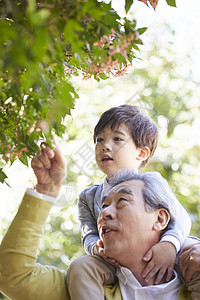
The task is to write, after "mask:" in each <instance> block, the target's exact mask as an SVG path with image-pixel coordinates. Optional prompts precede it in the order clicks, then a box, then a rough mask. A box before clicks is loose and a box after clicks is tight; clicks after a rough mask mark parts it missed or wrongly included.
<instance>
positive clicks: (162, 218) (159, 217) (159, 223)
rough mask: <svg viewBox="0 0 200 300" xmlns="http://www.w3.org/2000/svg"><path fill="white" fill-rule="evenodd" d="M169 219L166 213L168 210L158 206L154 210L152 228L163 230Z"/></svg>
mask: <svg viewBox="0 0 200 300" xmlns="http://www.w3.org/2000/svg"><path fill="white" fill-rule="evenodd" d="M169 220H170V215H169V213H168V211H167V210H166V209H164V208H160V209H158V210H157V211H156V219H155V222H154V226H153V228H154V230H156V231H162V230H164V229H165V228H166V227H167V225H168V223H169Z"/></svg>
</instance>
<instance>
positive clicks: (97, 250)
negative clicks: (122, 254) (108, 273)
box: [93, 240, 119, 267]
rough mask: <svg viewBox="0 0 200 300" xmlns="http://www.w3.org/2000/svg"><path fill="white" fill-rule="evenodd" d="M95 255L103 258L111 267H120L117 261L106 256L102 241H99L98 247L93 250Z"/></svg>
mask: <svg viewBox="0 0 200 300" xmlns="http://www.w3.org/2000/svg"><path fill="white" fill-rule="evenodd" d="M93 253H94V254H95V255H99V256H101V257H102V258H103V259H104V260H105V261H107V262H108V263H109V264H110V265H112V266H114V267H118V266H119V263H118V261H116V260H115V259H114V258H111V257H109V256H107V255H105V253H104V247H103V242H102V240H98V241H97V242H96V245H95V246H94V249H93Z"/></svg>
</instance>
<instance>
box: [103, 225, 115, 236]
mask: <svg viewBox="0 0 200 300" xmlns="http://www.w3.org/2000/svg"><path fill="white" fill-rule="evenodd" d="M112 231H117V230H116V229H115V228H110V227H106V226H103V227H102V234H103V235H104V234H107V233H109V232H112Z"/></svg>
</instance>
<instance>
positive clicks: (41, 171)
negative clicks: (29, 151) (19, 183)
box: [31, 143, 66, 197]
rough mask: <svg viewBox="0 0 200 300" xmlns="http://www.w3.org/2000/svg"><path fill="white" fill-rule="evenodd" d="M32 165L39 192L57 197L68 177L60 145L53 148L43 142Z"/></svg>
mask: <svg viewBox="0 0 200 300" xmlns="http://www.w3.org/2000/svg"><path fill="white" fill-rule="evenodd" d="M31 166H32V168H33V171H34V173H35V175H36V177H37V184H36V186H35V188H36V190H37V192H39V193H42V194H46V195H49V196H52V197H56V196H57V195H58V193H59V190H60V187H61V185H62V182H63V180H64V178H65V177H66V161H65V158H64V156H63V155H62V154H61V151H60V149H59V147H58V145H55V148H54V149H51V148H50V147H49V146H48V145H47V144H46V143H42V144H41V152H40V153H39V154H38V155H37V156H36V157H34V158H33V159H32V161H31Z"/></svg>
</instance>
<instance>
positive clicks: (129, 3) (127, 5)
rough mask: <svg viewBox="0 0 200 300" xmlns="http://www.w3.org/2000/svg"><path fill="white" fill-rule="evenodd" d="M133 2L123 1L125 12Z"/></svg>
mask: <svg viewBox="0 0 200 300" xmlns="http://www.w3.org/2000/svg"><path fill="white" fill-rule="evenodd" d="M132 4H133V0H126V1H125V10H126V13H127V12H128V11H129V9H130V7H131V5H132Z"/></svg>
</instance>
